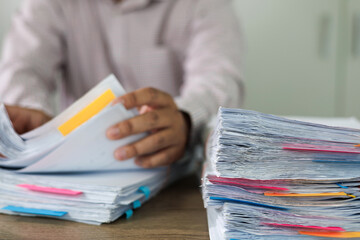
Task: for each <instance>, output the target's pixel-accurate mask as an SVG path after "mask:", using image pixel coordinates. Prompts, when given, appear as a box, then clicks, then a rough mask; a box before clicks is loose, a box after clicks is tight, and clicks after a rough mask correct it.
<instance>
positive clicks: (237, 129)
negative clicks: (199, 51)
mask: <svg viewBox="0 0 360 240" xmlns="http://www.w3.org/2000/svg"><path fill="white" fill-rule="evenodd" d="M217 120H218V122H217V126H216V128H215V132H214V133H213V136H212V138H211V141H210V142H209V146H208V147H207V150H208V159H209V163H208V164H207V169H206V174H205V177H204V185H203V197H204V202H205V206H206V207H207V210H208V218H209V228H210V235H211V239H318V238H319V237H329V238H360V202H359V199H360V198H359V197H360V188H359V187H360V147H358V146H357V145H358V144H359V143H360V131H359V130H356V129H350V128H340V127H330V126H325V125H320V124H314V123H308V122H300V121H296V120H289V119H285V118H281V117H276V116H272V115H267V114H262V113H257V112H253V111H247V110H240V109H225V108H221V109H220V110H219V114H218V119H217ZM358 127H359V128H360V123H358Z"/></svg>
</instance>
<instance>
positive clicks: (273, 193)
mask: <svg viewBox="0 0 360 240" xmlns="http://www.w3.org/2000/svg"><path fill="white" fill-rule="evenodd" d="M264 195H265V196H271V197H326V196H348V194H346V193H344V192H336V193H277V192H265V193H264Z"/></svg>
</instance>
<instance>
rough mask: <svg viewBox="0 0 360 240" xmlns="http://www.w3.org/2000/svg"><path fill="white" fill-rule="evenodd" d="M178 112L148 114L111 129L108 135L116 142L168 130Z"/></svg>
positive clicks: (154, 111)
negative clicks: (154, 131) (158, 130)
mask: <svg viewBox="0 0 360 240" xmlns="http://www.w3.org/2000/svg"><path fill="white" fill-rule="evenodd" d="M176 112H177V110H176ZM176 112H175V110H174V109H172V108H163V109H158V110H153V111H150V112H146V113H144V114H141V115H138V116H135V117H133V118H130V119H127V120H125V121H122V122H120V123H118V124H116V125H114V126H112V127H110V128H109V129H108V130H107V132H106V135H107V137H108V138H109V139H113V140H116V139H120V138H124V137H127V136H130V135H134V134H138V133H143V132H147V131H151V130H154V129H158V128H166V127H169V126H170V125H171V124H172V123H173V119H172V117H171V116H173V114H174V113H176Z"/></svg>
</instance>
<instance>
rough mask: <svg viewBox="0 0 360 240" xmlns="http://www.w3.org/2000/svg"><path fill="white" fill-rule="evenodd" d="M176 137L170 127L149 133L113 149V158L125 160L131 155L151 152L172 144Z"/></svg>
mask: <svg viewBox="0 0 360 240" xmlns="http://www.w3.org/2000/svg"><path fill="white" fill-rule="evenodd" d="M175 142H176V138H175V137H174V134H173V130H172V129H164V130H161V131H159V132H156V133H154V134H151V135H149V136H148V137H145V138H143V139H141V140H139V141H137V142H135V143H132V144H129V145H127V146H123V147H120V148H118V149H117V150H115V153H114V155H115V158H116V159H118V160H126V159H129V158H133V157H139V156H142V155H147V154H151V153H154V152H157V151H159V150H161V149H163V148H167V147H169V146H172V145H174V144H175Z"/></svg>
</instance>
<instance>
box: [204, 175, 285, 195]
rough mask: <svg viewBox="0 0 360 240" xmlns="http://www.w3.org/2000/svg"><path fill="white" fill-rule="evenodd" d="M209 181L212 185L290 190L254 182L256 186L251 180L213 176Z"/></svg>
mask: <svg viewBox="0 0 360 240" xmlns="http://www.w3.org/2000/svg"><path fill="white" fill-rule="evenodd" d="M209 181H210V182H211V183H214V184H216V183H219V184H224V185H233V186H242V187H249V188H258V189H266V190H278V191H287V190H289V189H287V188H283V187H277V186H265V185H258V184H256V183H257V182H254V183H255V184H252V183H250V181H249V180H245V181H241V180H240V179H237V180H234V179H230V178H222V177H216V176H211V177H210V178H209Z"/></svg>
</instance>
